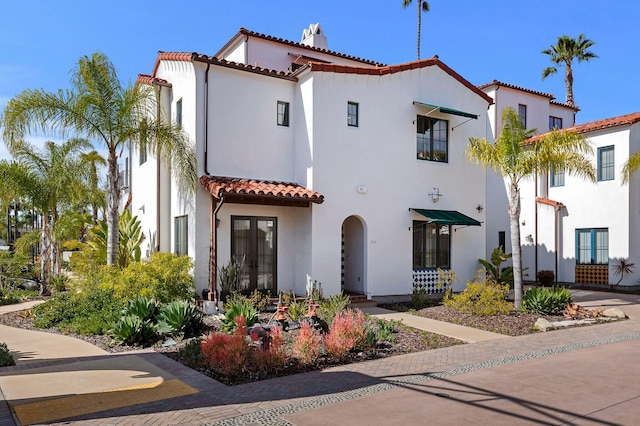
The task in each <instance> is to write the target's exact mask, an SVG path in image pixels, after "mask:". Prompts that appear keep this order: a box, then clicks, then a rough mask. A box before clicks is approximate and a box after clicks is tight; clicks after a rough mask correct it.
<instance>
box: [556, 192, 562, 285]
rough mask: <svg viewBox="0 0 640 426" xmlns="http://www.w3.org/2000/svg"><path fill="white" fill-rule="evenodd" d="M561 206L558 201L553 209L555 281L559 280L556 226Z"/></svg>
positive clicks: (557, 225)
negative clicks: (554, 220)
mask: <svg viewBox="0 0 640 426" xmlns="http://www.w3.org/2000/svg"><path fill="white" fill-rule="evenodd" d="M563 207H564V206H563V205H562V204H561V203H558V204H557V205H556V206H555V208H554V210H555V219H556V223H555V227H554V228H555V229H554V237H555V241H554V244H555V247H554V251H555V261H556V264H555V271H554V274H555V277H556V282H558V281H559V280H558V248H559V246H560V232H559V229H558V228H560V210H562V208H563Z"/></svg>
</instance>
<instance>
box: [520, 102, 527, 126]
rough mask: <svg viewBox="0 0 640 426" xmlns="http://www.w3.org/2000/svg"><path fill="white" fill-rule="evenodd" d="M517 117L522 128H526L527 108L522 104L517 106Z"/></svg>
mask: <svg viewBox="0 0 640 426" xmlns="http://www.w3.org/2000/svg"><path fill="white" fill-rule="evenodd" d="M518 115H519V116H520V122H521V123H522V127H524V128H525V129H526V128H527V106H526V105H523V104H518Z"/></svg>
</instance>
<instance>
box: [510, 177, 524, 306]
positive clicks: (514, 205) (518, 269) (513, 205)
mask: <svg viewBox="0 0 640 426" xmlns="http://www.w3.org/2000/svg"><path fill="white" fill-rule="evenodd" d="M509 223H510V231H511V253H512V255H511V260H512V261H513V293H514V306H515V308H516V309H520V306H522V293H523V292H522V251H521V246H520V188H519V187H518V184H517V183H514V182H512V183H511V187H510V189H509Z"/></svg>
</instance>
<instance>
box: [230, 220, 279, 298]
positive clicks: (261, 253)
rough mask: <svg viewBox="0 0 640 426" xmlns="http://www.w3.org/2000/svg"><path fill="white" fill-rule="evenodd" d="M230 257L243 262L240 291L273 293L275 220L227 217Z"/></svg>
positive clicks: (275, 287)
mask: <svg viewBox="0 0 640 426" xmlns="http://www.w3.org/2000/svg"><path fill="white" fill-rule="evenodd" d="M231 224H232V225H231V226H232V228H231V255H232V256H235V258H236V259H244V265H245V270H244V273H243V277H242V289H243V290H255V289H258V290H260V291H263V292H266V291H267V290H268V291H270V292H271V294H277V291H276V290H277V277H278V271H277V265H278V244H277V239H278V218H276V217H258V216H231Z"/></svg>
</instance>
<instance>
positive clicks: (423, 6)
mask: <svg viewBox="0 0 640 426" xmlns="http://www.w3.org/2000/svg"><path fill="white" fill-rule="evenodd" d="M411 3H412V0H402V6H403V7H404V8H405V9H406V8H407V7H409V5H410V4H411ZM417 3H418V61H419V60H420V31H421V29H422V12H428V11H429V10H430V7H429V2H428V1H425V0H418V1H417Z"/></svg>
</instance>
